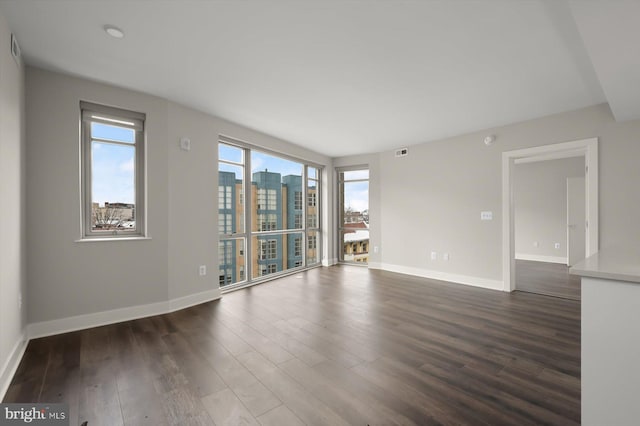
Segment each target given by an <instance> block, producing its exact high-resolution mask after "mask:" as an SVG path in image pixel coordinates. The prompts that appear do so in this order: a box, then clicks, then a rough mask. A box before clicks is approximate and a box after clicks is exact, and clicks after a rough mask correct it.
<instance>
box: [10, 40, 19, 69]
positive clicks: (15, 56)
mask: <svg viewBox="0 0 640 426" xmlns="http://www.w3.org/2000/svg"><path fill="white" fill-rule="evenodd" d="M11 56H13V59H15V61H16V63H17V64H18V65H20V46H18V40H17V39H16V36H15V35H13V34H11Z"/></svg>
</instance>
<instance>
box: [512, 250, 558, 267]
mask: <svg viewBox="0 0 640 426" xmlns="http://www.w3.org/2000/svg"><path fill="white" fill-rule="evenodd" d="M516 259H517V260H532V261H534V262H549V263H562V264H563V265H566V264H567V261H568V260H567V258H566V257H561V256H543V255H539V254H525V253H516Z"/></svg>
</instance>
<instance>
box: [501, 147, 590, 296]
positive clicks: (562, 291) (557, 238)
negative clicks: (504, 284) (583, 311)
mask: <svg viewBox="0 0 640 426" xmlns="http://www.w3.org/2000/svg"><path fill="white" fill-rule="evenodd" d="M584 173H585V157H584V155H582V154H580V155H579V156H575V157H567V158H562V159H551V160H543V161H533V159H531V160H530V159H526V161H524V160H523V161H516V164H515V167H514V176H513V179H514V185H513V186H514V188H513V199H514V220H515V250H516V254H515V257H516V290H518V291H525V292H529V293H537V294H544V295H547V296H555V297H561V298H566V299H574V300H579V299H580V279H579V277H576V276H572V275H570V274H569V265H570V264H575V263H577V262H579V261H581V260H583V259H584V258H585V232H586V229H585V208H586V202H585V179H584ZM580 185H581V186H580ZM570 216H571V217H570ZM580 233H581V237H582V238H580ZM580 243H581V244H580ZM569 253H571V261H572V263H570V255H569Z"/></svg>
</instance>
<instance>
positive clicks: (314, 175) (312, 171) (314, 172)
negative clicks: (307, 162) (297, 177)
mask: <svg viewBox="0 0 640 426" xmlns="http://www.w3.org/2000/svg"><path fill="white" fill-rule="evenodd" d="M307 177H308V178H309V179H318V169H316V168H315V167H311V166H309V167H307Z"/></svg>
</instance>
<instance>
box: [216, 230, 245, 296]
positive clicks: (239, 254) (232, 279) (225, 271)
mask: <svg viewBox="0 0 640 426" xmlns="http://www.w3.org/2000/svg"><path fill="white" fill-rule="evenodd" d="M244 248H245V240H244V238H234V239H225V240H220V242H219V243H218V264H219V280H220V287H224V286H227V285H230V284H235V283H238V282H241V281H245V280H246V279H247V277H246V276H245V270H246V263H245V259H246V257H245V249H244Z"/></svg>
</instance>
